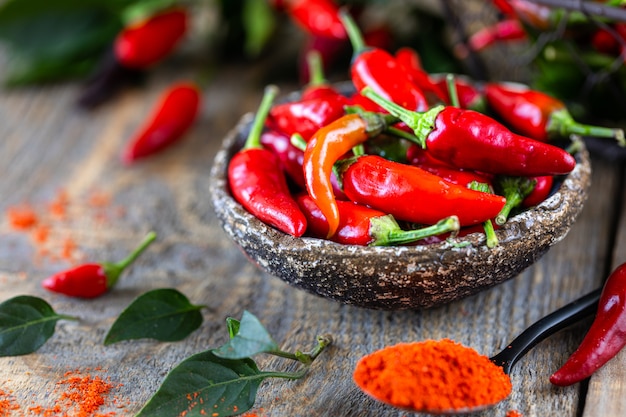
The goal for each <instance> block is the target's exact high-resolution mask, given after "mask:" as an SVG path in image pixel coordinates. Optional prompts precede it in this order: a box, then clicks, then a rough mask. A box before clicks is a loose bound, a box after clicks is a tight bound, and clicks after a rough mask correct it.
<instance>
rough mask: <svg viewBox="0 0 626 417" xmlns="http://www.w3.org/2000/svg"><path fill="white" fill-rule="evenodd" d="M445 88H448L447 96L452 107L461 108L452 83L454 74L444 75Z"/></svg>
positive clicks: (454, 84)
mask: <svg viewBox="0 0 626 417" xmlns="http://www.w3.org/2000/svg"><path fill="white" fill-rule="evenodd" d="M446 86H447V87H448V96H449V97H450V103H451V104H452V106H454V107H461V105H460V104H459V94H458V91H457V90H456V83H455V82H454V74H448V75H446Z"/></svg>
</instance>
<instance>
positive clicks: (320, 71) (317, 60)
mask: <svg viewBox="0 0 626 417" xmlns="http://www.w3.org/2000/svg"><path fill="white" fill-rule="evenodd" d="M306 62H307V64H308V67H309V86H319V85H324V84H326V82H327V81H326V77H325V76H324V66H323V65H322V55H321V54H320V53H319V51H317V50H315V49H312V50H310V51H309V52H308V53H307V55H306Z"/></svg>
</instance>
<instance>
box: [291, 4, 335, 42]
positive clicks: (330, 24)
mask: <svg viewBox="0 0 626 417" xmlns="http://www.w3.org/2000/svg"><path fill="white" fill-rule="evenodd" d="M282 6H283V8H284V9H285V10H286V11H287V13H288V14H289V16H290V17H291V18H292V19H293V21H294V22H296V23H297V24H298V25H300V27H302V28H303V29H304V30H305V31H306V32H308V33H310V34H312V35H315V36H324V37H327V38H335V39H346V38H347V35H346V30H345V29H344V27H343V24H342V23H341V21H340V20H339V18H338V13H339V7H338V6H337V4H335V2H334V1H332V0H285V1H284V2H282Z"/></svg>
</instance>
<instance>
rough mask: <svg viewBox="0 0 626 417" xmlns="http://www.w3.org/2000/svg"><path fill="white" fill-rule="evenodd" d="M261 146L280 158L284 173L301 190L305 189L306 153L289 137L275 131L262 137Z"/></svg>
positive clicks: (270, 131) (264, 133)
mask: <svg viewBox="0 0 626 417" xmlns="http://www.w3.org/2000/svg"><path fill="white" fill-rule="evenodd" d="M261 145H263V147H264V148H266V149H269V150H271V151H272V152H273V153H274V154H275V155H276V156H277V157H278V159H279V161H280V165H281V167H282V169H283V171H285V173H286V174H287V176H288V177H289V178H290V179H291V180H292V181H293V182H294V183H295V184H296V185H298V186H299V187H301V188H304V187H305V184H304V172H303V171H302V161H303V160H304V151H302V150H301V149H298V148H297V147H295V146H294V145H293V143H292V142H291V138H290V137H289V136H287V135H285V134H284V133H281V132H277V131H275V130H268V131H267V132H263V134H262V135H261Z"/></svg>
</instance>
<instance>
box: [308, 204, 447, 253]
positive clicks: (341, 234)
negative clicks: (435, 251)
mask: <svg viewBox="0 0 626 417" xmlns="http://www.w3.org/2000/svg"><path fill="white" fill-rule="evenodd" d="M296 201H297V202H298V205H299V206H300V208H301V209H302V211H303V212H304V214H305V215H306V216H307V223H308V228H307V234H309V235H310V236H313V237H317V238H326V236H328V222H327V221H326V218H325V217H324V214H323V213H322V211H321V210H320V209H319V207H318V206H317V205H316V204H315V201H314V200H313V199H312V198H311V196H309V195H308V194H302V195H298V196H297V197H296ZM337 206H338V209H339V219H340V221H339V227H338V229H337V232H336V233H335V234H333V235H332V236H331V237H330V240H332V241H333V242H337V243H341V244H344V245H361V246H390V245H401V244H407V243H411V242H415V241H418V240H420V239H425V238H427V237H430V236H436V235H440V234H442V233H454V232H457V231H458V230H459V220H458V218H456V216H452V217H448V218H445V219H442V220H441V221H439V222H438V223H437V224H435V225H433V226H427V227H423V228H421V229H415V230H402V229H401V228H400V226H399V225H398V223H397V222H396V220H395V219H394V218H393V216H391V215H389V214H386V213H383V212H382V211H379V210H375V209H372V208H369V207H366V206H363V205H361V204H357V203H353V202H351V201H337Z"/></svg>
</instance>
